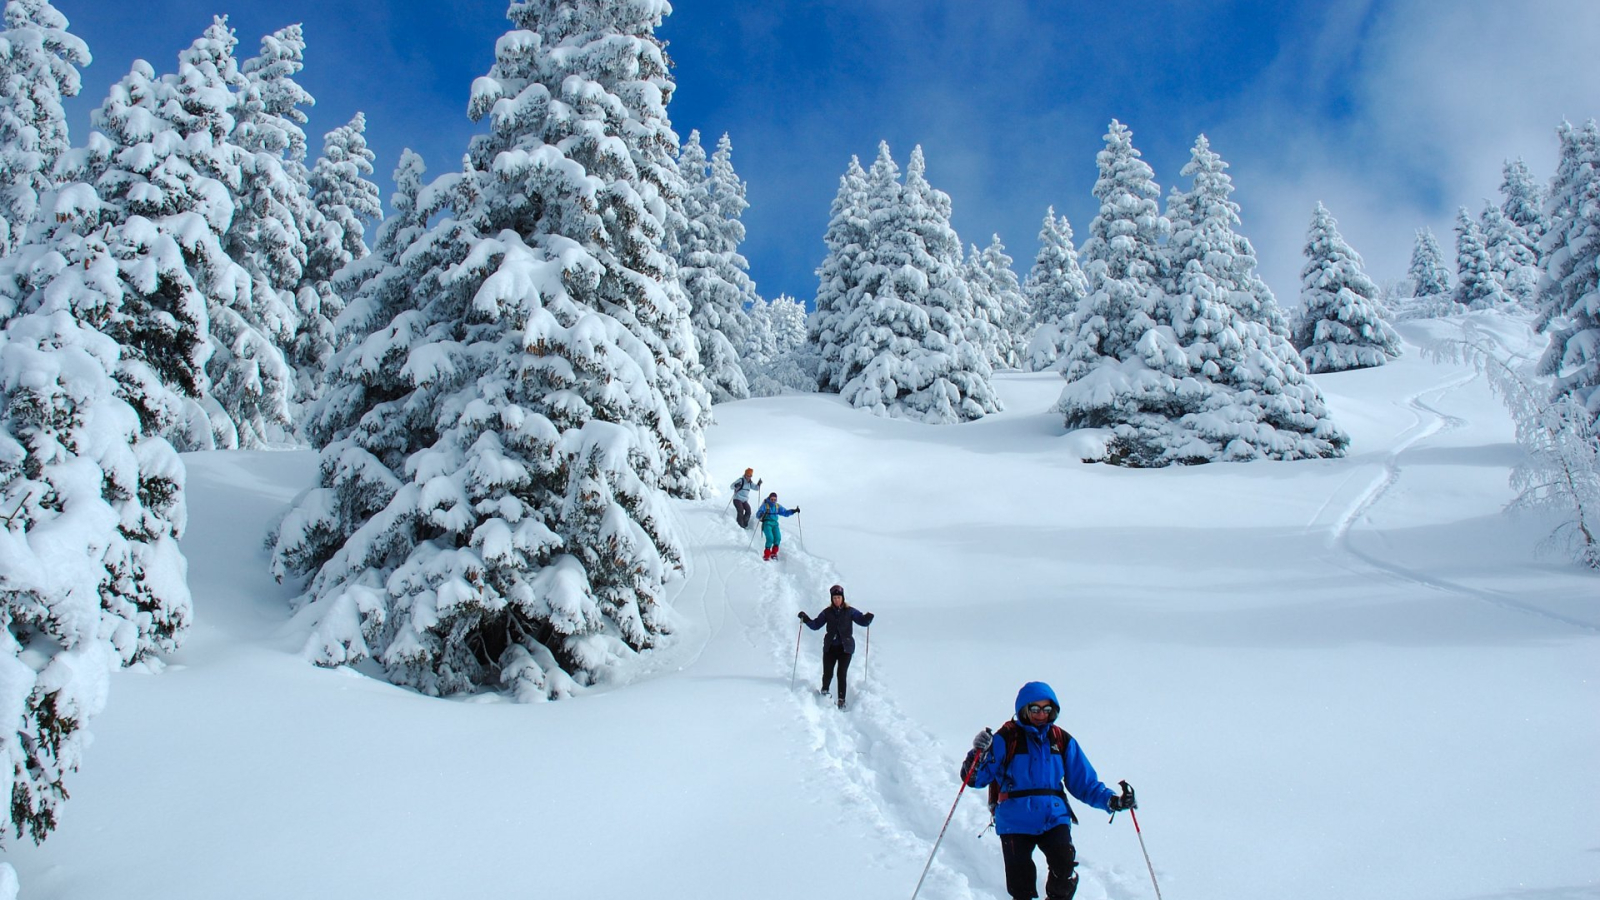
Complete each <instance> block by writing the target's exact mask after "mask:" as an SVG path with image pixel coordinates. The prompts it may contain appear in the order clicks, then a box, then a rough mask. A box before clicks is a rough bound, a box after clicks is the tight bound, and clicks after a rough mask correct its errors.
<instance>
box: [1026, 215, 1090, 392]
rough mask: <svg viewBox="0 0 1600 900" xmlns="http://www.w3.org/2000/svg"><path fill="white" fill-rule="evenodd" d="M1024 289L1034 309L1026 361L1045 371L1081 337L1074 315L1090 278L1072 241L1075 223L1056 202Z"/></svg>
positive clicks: (1041, 232)
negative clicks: (1058, 212) (1076, 327)
mask: <svg viewBox="0 0 1600 900" xmlns="http://www.w3.org/2000/svg"><path fill="white" fill-rule="evenodd" d="M1022 290H1023V296H1024V297H1025V298H1026V299H1027V301H1028V312H1029V320H1028V325H1027V326H1026V328H1025V331H1026V332H1027V334H1026V335H1025V336H1024V338H1023V339H1024V341H1025V345H1024V346H1025V349H1024V350H1023V353H1024V358H1023V364H1024V366H1026V367H1027V369H1028V370H1029V371H1031V372H1043V371H1045V370H1046V369H1051V368H1054V367H1055V366H1056V364H1057V363H1058V362H1059V361H1060V360H1061V358H1062V355H1063V354H1064V353H1065V352H1066V351H1067V350H1068V349H1070V345H1071V342H1072V341H1074V340H1076V338H1077V331H1076V329H1075V327H1074V326H1073V324H1072V316H1073V314H1074V313H1075V312H1077V310H1078V304H1080V303H1082V302H1083V298H1085V297H1087V296H1089V282H1088V280H1087V279H1086V278H1084V275H1083V269H1082V268H1081V267H1080V266H1079V264H1078V251H1077V250H1075V249H1073V246H1072V224H1071V223H1070V222H1068V221H1067V217H1066V216H1059V217H1058V216H1057V215H1056V210H1055V207H1053V206H1052V207H1050V208H1048V209H1046V210H1045V213H1044V224H1043V225H1041V226H1040V228H1039V253H1038V255H1036V256H1035V257H1034V259H1033V268H1032V269H1030V270H1029V271H1028V280H1027V282H1026V283H1025V284H1024V285H1023V288H1022Z"/></svg>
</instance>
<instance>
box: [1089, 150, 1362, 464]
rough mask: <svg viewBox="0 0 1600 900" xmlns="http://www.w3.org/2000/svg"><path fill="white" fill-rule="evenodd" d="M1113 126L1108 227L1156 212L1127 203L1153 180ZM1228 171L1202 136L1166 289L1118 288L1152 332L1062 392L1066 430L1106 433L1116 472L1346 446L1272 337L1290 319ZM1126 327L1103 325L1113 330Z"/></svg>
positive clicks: (1105, 210)
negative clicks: (1243, 219) (1259, 264)
mask: <svg viewBox="0 0 1600 900" xmlns="http://www.w3.org/2000/svg"><path fill="white" fill-rule="evenodd" d="M1115 129H1116V126H1115V125H1113V134H1112V135H1108V153H1109V156H1110V158H1109V159H1103V160H1102V170H1101V171H1102V173H1104V176H1105V178H1106V179H1107V183H1106V184H1104V185H1099V186H1097V191H1098V195H1099V196H1101V197H1102V203H1103V204H1104V205H1103V206H1102V218H1114V217H1115V216H1117V215H1119V214H1126V213H1132V214H1134V215H1143V216H1148V215H1149V208H1148V207H1146V206H1144V205H1143V204H1142V203H1139V202H1129V199H1130V195H1131V196H1132V197H1139V196H1141V195H1145V191H1144V190H1143V188H1144V187H1145V180H1144V179H1146V178H1147V176H1145V175H1144V173H1141V172H1140V170H1139V168H1138V167H1136V166H1131V165H1128V164H1127V157H1126V156H1125V155H1124V154H1127V153H1128V152H1130V151H1132V146H1131V143H1124V142H1123V140H1122V137H1123V136H1122V135H1117V134H1116V131H1115ZM1226 168H1227V165H1226V163H1224V162H1223V161H1222V160H1221V158H1220V157H1218V156H1217V155H1216V154H1215V153H1214V152H1212V151H1211V149H1210V145H1209V143H1208V142H1207V141H1206V139H1205V137H1204V136H1202V137H1201V138H1200V139H1199V140H1198V141H1196V143H1195V146H1194V150H1193V152H1192V154H1191V161H1190V163H1189V165H1187V166H1186V167H1185V168H1184V169H1183V174H1184V175H1188V176H1191V177H1193V179H1194V184H1193V187H1192V189H1190V190H1189V191H1178V190H1175V191H1174V192H1173V193H1172V200H1171V205H1170V207H1169V208H1170V210H1171V212H1172V215H1173V218H1172V219H1170V220H1169V221H1170V222H1171V227H1172V232H1171V239H1170V241H1169V243H1168V245H1167V252H1168V260H1167V263H1168V265H1169V266H1170V267H1171V271H1172V275H1171V277H1170V279H1169V280H1168V283H1167V288H1166V289H1162V288H1160V287H1158V286H1157V287H1152V286H1151V285H1149V284H1148V283H1145V284H1139V283H1134V284H1132V285H1128V286H1126V287H1124V288H1123V289H1124V290H1126V291H1129V292H1130V293H1132V292H1134V291H1138V290H1141V289H1142V290H1144V291H1145V292H1146V293H1145V297H1146V298H1147V300H1146V304H1147V305H1145V306H1142V307H1129V308H1130V309H1132V310H1134V313H1135V315H1136V316H1137V315H1138V314H1139V312H1140V311H1147V313H1146V314H1147V315H1148V317H1149V321H1148V324H1147V325H1145V330H1144V332H1143V333H1142V334H1140V335H1138V336H1137V338H1136V339H1135V340H1134V341H1132V343H1131V345H1127V348H1126V349H1125V350H1124V351H1123V355H1122V356H1118V357H1101V358H1100V359H1099V360H1097V361H1096V363H1095V365H1094V366H1093V367H1091V368H1088V369H1086V370H1085V371H1083V372H1082V373H1081V374H1079V375H1078V376H1077V377H1075V378H1072V380H1071V382H1070V383H1069V384H1068V385H1067V387H1066V389H1065V390H1064V391H1063V392H1062V396H1061V401H1060V409H1061V410H1062V412H1063V413H1065V414H1066V416H1067V424H1068V427H1099V428H1106V429H1108V431H1109V435H1108V437H1107V443H1106V459H1107V460H1108V461H1110V462H1115V463H1119V464H1123V465H1130V466H1160V465H1170V464H1172V463H1186V464H1188V463H1203V462H1210V461H1214V460H1248V459H1256V458H1261V457H1266V458H1271V459H1303V458H1316V457H1326V456H1338V455H1341V454H1342V453H1343V451H1344V446H1345V444H1346V443H1347V442H1348V439H1347V438H1346V437H1345V436H1344V435H1343V434H1342V433H1341V432H1340V431H1339V430H1338V429H1337V428H1336V427H1335V426H1334V425H1333V422H1332V421H1331V419H1329V417H1328V411H1327V407H1326V404H1325V403H1324V401H1323V399H1322V396H1321V394H1320V393H1319V392H1318V391H1317V389H1316V387H1315V386H1314V385H1313V384H1311V383H1310V381H1309V380H1308V379H1307V378H1306V373H1305V369H1304V366H1303V364H1302V363H1301V361H1300V358H1299V356H1298V355H1297V354H1296V353H1295V351H1294V348H1293V347H1292V346H1290V344H1289V342H1288V340H1287V338H1286V337H1285V336H1284V335H1283V334H1282V333H1281V332H1280V331H1278V330H1274V327H1273V323H1275V322H1277V321H1281V314H1279V313H1278V312H1277V309H1276V300H1275V299H1274V298H1273V297H1272V294H1271V292H1270V291H1267V290H1266V286H1265V284H1264V283H1262V282H1261V280H1260V278H1259V277H1258V276H1257V275H1256V273H1255V251H1254V249H1253V248H1252V247H1251V246H1250V242H1249V241H1248V240H1246V239H1245V238H1244V237H1243V236H1241V235H1239V234H1238V233H1237V232H1236V231H1235V230H1234V229H1235V227H1236V226H1237V225H1238V223H1239V215H1238V211H1239V207H1238V205H1237V204H1235V203H1234V202H1233V200H1232V199H1231V198H1230V195H1231V194H1232V192H1233V185H1232V181H1231V179H1229V178H1228V176H1227V174H1226V171H1225V170H1226ZM1145 172H1148V169H1146V170H1145ZM1130 176H1132V177H1130ZM1130 187H1131V189H1130ZM1149 187H1150V188H1153V185H1149ZM1149 193H1150V194H1153V193H1154V191H1153V190H1152V191H1150V192H1149ZM1096 224H1097V225H1098V226H1100V228H1098V229H1096V233H1106V234H1119V233H1120V234H1130V233H1133V234H1137V233H1138V232H1137V231H1136V230H1134V229H1132V228H1129V227H1128V226H1127V224H1125V223H1118V222H1114V221H1113V222H1102V221H1100V220H1099V219H1097V221H1096ZM1147 233H1148V232H1147ZM1097 252H1101V251H1099V250H1098V249H1097ZM1086 255H1087V248H1086ZM1180 267H1181V268H1180ZM1108 269H1109V267H1106V266H1105V265H1104V262H1103V261H1102V260H1099V259H1096V260H1095V261H1094V262H1093V263H1092V264H1091V271H1094V272H1098V271H1107V270H1108ZM1135 271H1137V270H1135ZM1144 271H1145V272H1146V273H1147V274H1146V277H1147V278H1148V277H1150V275H1151V274H1153V272H1154V270H1153V267H1149V268H1146V269H1145V270H1144ZM1102 290H1105V288H1102ZM1234 304H1238V305H1239V307H1241V308H1243V309H1244V310H1247V311H1248V312H1249V314H1245V313H1241V312H1239V311H1238V310H1236V309H1235V306H1234ZM1128 327H1129V323H1126V322H1116V323H1108V327H1107V328H1106V329H1105V332H1106V333H1108V334H1115V333H1118V332H1119V331H1121V330H1123V329H1127V328H1128Z"/></svg>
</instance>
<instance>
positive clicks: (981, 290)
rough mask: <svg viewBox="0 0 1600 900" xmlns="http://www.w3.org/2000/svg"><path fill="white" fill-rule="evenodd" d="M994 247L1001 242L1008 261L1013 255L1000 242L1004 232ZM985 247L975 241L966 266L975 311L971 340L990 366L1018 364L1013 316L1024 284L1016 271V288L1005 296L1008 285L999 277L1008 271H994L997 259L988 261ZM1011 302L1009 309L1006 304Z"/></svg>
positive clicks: (1013, 277) (964, 272)
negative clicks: (1007, 254) (985, 257)
mask: <svg viewBox="0 0 1600 900" xmlns="http://www.w3.org/2000/svg"><path fill="white" fill-rule="evenodd" d="M990 246H991V247H995V246H998V247H999V253H1000V256H1001V257H1004V258H1005V260H1006V262H1007V264H1008V265H1009V263H1010V262H1011V257H1009V256H1006V252H1005V245H1004V244H1001V243H1000V236H999V235H994V236H993V240H992V242H991V243H990ZM983 254H984V251H981V250H979V249H978V245H977V244H972V245H971V246H970V248H969V250H968V253H967V258H966V262H965V263H964V264H963V267H962V277H963V278H964V279H966V282H967V293H968V295H969V296H971V298H972V315H971V318H970V320H969V322H968V325H967V332H966V335H967V340H968V341H970V342H971V343H972V344H973V345H974V346H976V347H977V348H978V349H979V350H980V351H981V352H982V353H983V358H984V360H985V361H987V362H988V363H989V368H990V369H995V368H1007V369H1015V368H1017V353H1016V341H1015V339H1014V338H1013V337H1012V329H1011V320H1012V318H1013V317H1015V314H1016V306H1017V302H1018V301H1019V300H1021V298H1022V294H1021V287H1020V286H1019V285H1018V284H1017V276H1016V274H1015V273H1012V275H1011V281H1010V285H1009V288H1010V290H1011V291H1012V292H1013V293H1011V294H1010V295H1008V296H1005V297H1002V296H1001V295H1002V292H1003V291H1005V290H1007V287H1006V286H1005V285H1003V284H1002V283H1001V282H1000V281H997V280H996V279H1003V278H1004V275H1003V274H1001V273H999V272H996V271H993V270H992V269H991V268H990V267H991V266H993V265H994V264H995V261H994V260H989V261H988V262H985V260H984V255H983ZM1008 271H1009V270H1008ZM1005 303H1010V304H1011V308H1010V309H1009V310H1008V309H1007V308H1006V306H1004V305H1003V304H1005Z"/></svg>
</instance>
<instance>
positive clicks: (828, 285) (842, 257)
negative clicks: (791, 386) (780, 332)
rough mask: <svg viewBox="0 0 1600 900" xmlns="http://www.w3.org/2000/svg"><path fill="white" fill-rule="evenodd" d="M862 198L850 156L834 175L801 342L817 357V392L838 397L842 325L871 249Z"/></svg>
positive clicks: (862, 185) (863, 189)
mask: <svg viewBox="0 0 1600 900" xmlns="http://www.w3.org/2000/svg"><path fill="white" fill-rule="evenodd" d="M890 165H893V160H892V159H891V160H890ZM867 193H868V187H867V173H866V171H864V170H863V169H862V168H861V161H860V160H859V159H857V158H856V157H854V156H852V157H850V165H849V166H847V167H846V168H845V173H844V174H843V175H841V176H839V191H838V193H837V194H835V195H834V198H833V206H832V207H831V209H830V212H829V218H828V230H827V233H826V234H825V235H824V236H823V239H822V240H823V243H824V244H826V245H827V247H828V255H827V256H825V257H823V260H822V265H821V266H819V267H817V279H818V284H817V297H816V301H815V303H814V305H813V309H814V311H813V312H812V314H811V319H810V321H809V322H808V324H807V326H806V333H807V340H809V341H810V342H811V345H812V349H813V352H814V353H815V355H816V357H817V385H816V387H817V390H819V391H828V392H832V393H838V392H839V390H840V389H841V388H843V387H844V377H843V373H844V361H843V357H842V354H843V353H844V348H845V345H846V344H847V343H848V341H849V337H850V336H849V333H848V332H846V331H845V330H844V327H845V326H844V322H845V318H846V316H847V315H848V314H849V312H850V310H851V309H853V308H854V306H855V304H856V302H857V300H858V299H859V297H860V293H861V280H862V278H863V274H862V270H863V269H864V268H865V267H866V265H867V263H868V256H867V255H868V252H869V250H870V249H871V246H872V231H871V223H870V221H869V219H868V211H867Z"/></svg>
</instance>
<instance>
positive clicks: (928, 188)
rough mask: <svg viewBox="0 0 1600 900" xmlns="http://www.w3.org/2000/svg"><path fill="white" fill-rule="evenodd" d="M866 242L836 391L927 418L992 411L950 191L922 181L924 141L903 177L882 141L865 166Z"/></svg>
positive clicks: (884, 411)
mask: <svg viewBox="0 0 1600 900" xmlns="http://www.w3.org/2000/svg"><path fill="white" fill-rule="evenodd" d="M867 198H868V199H867V209H868V215H869V218H868V221H869V223H870V229H871V233H872V234H873V235H874V241H873V243H872V245H871V247H870V248H869V252H868V254H867V257H868V260H869V262H868V265H867V266H866V267H865V268H864V270H863V278H862V282H861V285H860V294H859V297H858V299H857V300H856V302H855V304H854V306H853V307H852V308H851V309H850V310H849V311H848V312H847V313H846V316H845V319H844V325H843V333H844V334H845V335H847V338H846V340H847V341H848V343H847V344H846V345H845V348H844V351H843V352H842V353H841V362H842V371H841V372H840V377H841V378H842V381H843V387H842V388H841V389H840V391H839V393H840V395H841V396H842V397H843V398H844V399H845V400H846V401H847V402H849V403H850V404H851V405H852V406H855V407H857V408H858V409H866V410H870V411H872V412H873V413H875V414H877V415H881V416H888V417H892V418H908V419H914V420H917V421H923V422H929V423H946V422H963V421H971V420H973V419H977V418H980V417H981V416H983V415H984V414H986V413H990V412H995V411H997V410H999V408H1000V406H999V400H998V399H997V398H996V397H995V395H994V391H993V388H992V387H991V386H990V384H989V378H990V376H991V374H992V370H991V369H990V367H989V364H988V363H987V362H986V361H985V360H984V358H983V352H982V350H981V349H980V348H978V347H977V346H975V345H974V344H973V343H972V342H971V341H970V340H968V338H967V331H968V328H969V327H970V326H971V322H972V313H971V308H972V300H971V295H970V294H969V293H968V290H967V283H966V281H965V279H964V278H963V277H962V268H961V241H960V238H959V237H957V236H956V233H955V231H954V230H953V229H952V228H951V227H950V211H951V208H950V198H949V196H948V195H947V194H945V193H944V192H943V191H939V190H937V189H935V188H934V187H933V186H932V185H930V184H929V183H928V181H927V177H926V163H925V162H924V160H923V156H922V148H921V147H917V148H915V149H913V150H912V152H911V160H910V163H909V164H908V165H907V168H906V179H905V183H904V185H901V184H900V182H899V180H898V178H897V168H896V166H895V164H894V160H893V158H892V157H891V156H890V155H889V147H888V145H887V144H886V143H881V144H879V154H878V160H877V161H876V162H874V163H873V166H872V172H871V173H870V174H869V182H868V194H867Z"/></svg>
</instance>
